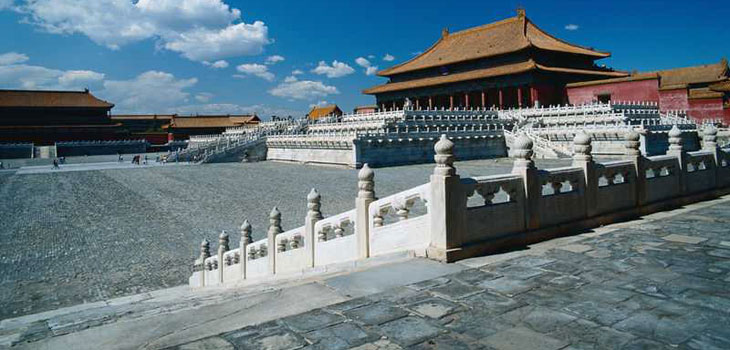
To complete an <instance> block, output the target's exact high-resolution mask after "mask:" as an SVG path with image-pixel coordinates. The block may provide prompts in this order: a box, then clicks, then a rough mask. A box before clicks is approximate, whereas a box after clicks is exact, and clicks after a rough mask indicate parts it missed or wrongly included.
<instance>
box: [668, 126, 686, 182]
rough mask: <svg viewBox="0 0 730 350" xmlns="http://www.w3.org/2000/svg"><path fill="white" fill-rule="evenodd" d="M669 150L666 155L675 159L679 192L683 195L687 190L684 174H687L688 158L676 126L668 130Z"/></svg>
mask: <svg viewBox="0 0 730 350" xmlns="http://www.w3.org/2000/svg"><path fill="white" fill-rule="evenodd" d="M667 136H668V137H669V149H668V150H667V155H670V156H675V157H677V165H678V167H677V176H678V177H679V191H680V193H685V192H686V189H687V184H686V177H687V176H686V173H687V160H688V159H689V156H688V155H687V152H686V151H685V150H684V147H683V146H682V143H683V141H682V131H681V130H679V128H678V127H677V124H674V126H672V130H669V134H668V135H667Z"/></svg>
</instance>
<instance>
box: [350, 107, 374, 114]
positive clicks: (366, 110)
mask: <svg viewBox="0 0 730 350" xmlns="http://www.w3.org/2000/svg"><path fill="white" fill-rule="evenodd" d="M377 111H378V106H377V105H368V106H357V107H355V109H354V110H353V112H354V113H355V114H368V113H375V112H377Z"/></svg>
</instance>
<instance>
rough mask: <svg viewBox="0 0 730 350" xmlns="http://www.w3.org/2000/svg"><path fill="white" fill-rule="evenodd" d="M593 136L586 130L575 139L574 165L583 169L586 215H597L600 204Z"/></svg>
mask: <svg viewBox="0 0 730 350" xmlns="http://www.w3.org/2000/svg"><path fill="white" fill-rule="evenodd" d="M592 150H593V146H592V145H591V137H590V136H588V134H586V133H585V132H584V131H581V132H579V133H577V134H576V135H575V138H574V139H573V166H574V167H580V168H581V169H583V178H584V185H585V192H584V193H583V196H584V198H585V201H586V216H587V217H592V216H594V215H596V209H597V205H598V177H596V163H595V162H594V161H593V156H592V155H591V151H592Z"/></svg>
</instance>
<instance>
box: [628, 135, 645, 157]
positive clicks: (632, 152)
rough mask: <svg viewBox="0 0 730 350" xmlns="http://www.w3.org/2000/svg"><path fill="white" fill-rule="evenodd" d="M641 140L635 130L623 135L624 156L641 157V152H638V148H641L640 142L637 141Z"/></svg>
mask: <svg viewBox="0 0 730 350" xmlns="http://www.w3.org/2000/svg"><path fill="white" fill-rule="evenodd" d="M640 139H641V135H639V133H638V132H636V131H635V130H631V131H629V132H627V133H626V135H624V140H626V145H625V146H624V147H626V155H627V156H638V155H641V151H640V150H639V147H640V146H641V142H640V141H639V140H640Z"/></svg>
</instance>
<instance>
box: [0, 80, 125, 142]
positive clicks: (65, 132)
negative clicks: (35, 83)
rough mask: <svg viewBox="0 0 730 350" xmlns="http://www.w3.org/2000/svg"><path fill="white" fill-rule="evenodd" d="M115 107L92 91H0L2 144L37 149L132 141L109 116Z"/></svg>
mask: <svg viewBox="0 0 730 350" xmlns="http://www.w3.org/2000/svg"><path fill="white" fill-rule="evenodd" d="M112 107H114V105H113V104H111V103H109V102H106V101H103V100H100V99H98V98H96V97H95V96H94V95H92V94H91V93H90V92H89V90H84V91H38V90H0V142H6V143H7V142H32V143H34V144H35V145H37V146H38V145H53V144H54V143H56V142H59V141H86V140H118V139H126V138H129V133H128V132H126V131H125V130H124V129H123V128H122V127H121V124H120V123H117V122H114V121H113V120H112V119H111V118H110V117H109V111H110V110H111V109H112Z"/></svg>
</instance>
